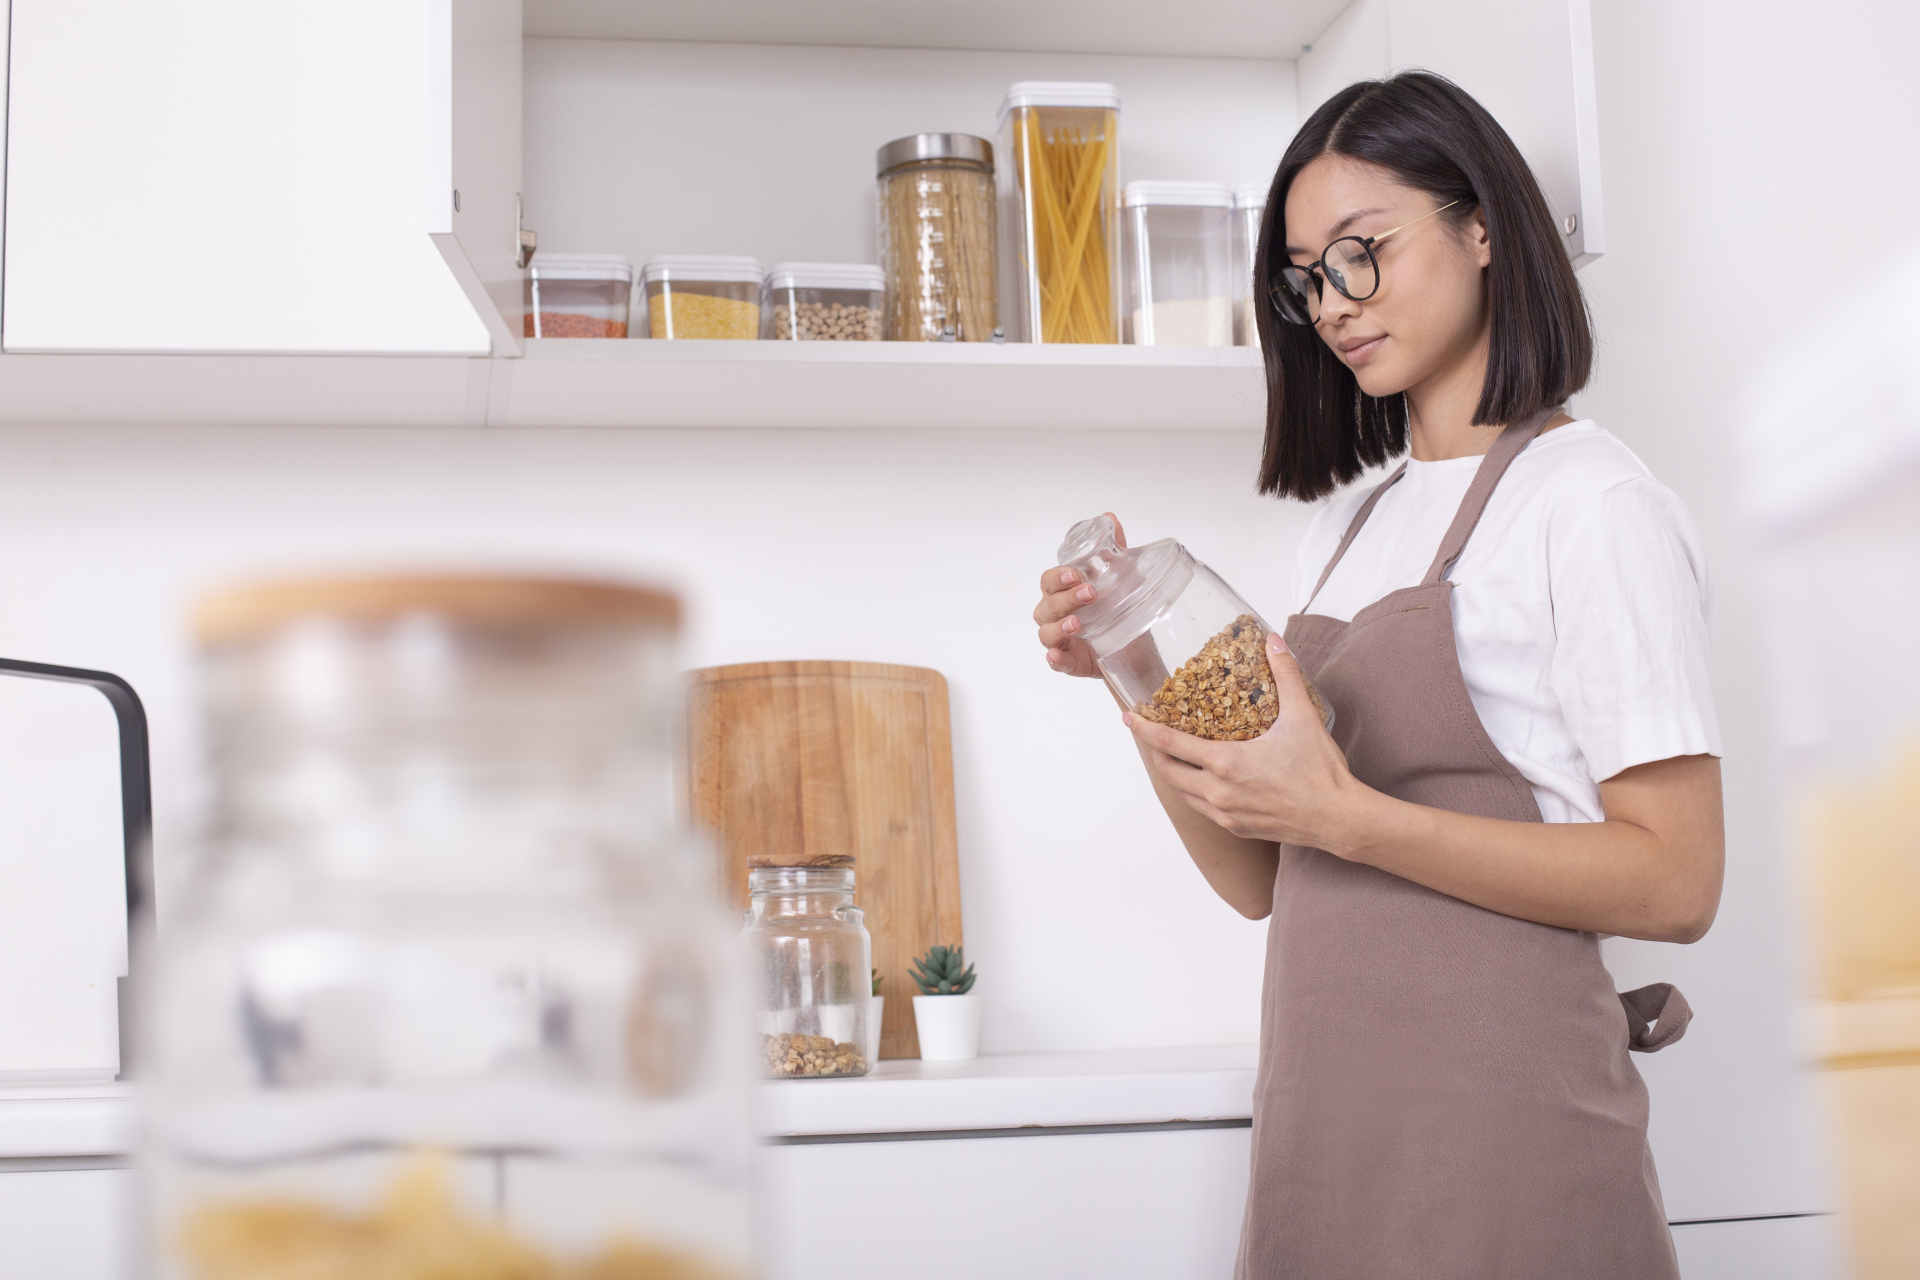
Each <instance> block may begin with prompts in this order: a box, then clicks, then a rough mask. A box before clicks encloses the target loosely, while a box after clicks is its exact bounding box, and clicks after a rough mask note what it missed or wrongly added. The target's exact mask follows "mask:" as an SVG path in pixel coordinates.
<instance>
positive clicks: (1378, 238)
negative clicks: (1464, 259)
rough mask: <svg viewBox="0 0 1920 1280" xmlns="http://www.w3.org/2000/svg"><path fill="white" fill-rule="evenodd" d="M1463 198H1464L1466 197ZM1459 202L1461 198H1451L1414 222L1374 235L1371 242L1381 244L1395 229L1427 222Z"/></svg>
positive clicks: (1402, 229) (1401, 229) (1398, 229)
mask: <svg viewBox="0 0 1920 1280" xmlns="http://www.w3.org/2000/svg"><path fill="white" fill-rule="evenodd" d="M1462 198H1463V199H1464V197H1462ZM1459 203H1460V201H1459V200H1449V201H1447V202H1446V203H1445V204H1443V205H1441V206H1440V207H1439V208H1438V209H1429V210H1427V212H1425V213H1423V214H1421V215H1420V216H1419V217H1417V218H1415V219H1414V220H1413V222H1403V223H1401V224H1400V225H1399V226H1397V227H1395V228H1394V229H1393V231H1382V232H1381V233H1380V234H1379V235H1377V236H1375V237H1373V239H1372V240H1371V241H1370V243H1372V244H1379V243H1380V242H1381V241H1382V240H1385V239H1386V238H1387V237H1388V236H1390V235H1392V234H1393V233H1394V231H1405V230H1406V229H1407V228H1408V227H1411V226H1413V225H1414V223H1418V222H1425V221H1426V220H1427V219H1428V218H1431V217H1432V216H1433V215H1434V214H1436V213H1445V212H1446V211H1447V210H1449V209H1451V208H1453V206H1455V205H1457V204H1459Z"/></svg>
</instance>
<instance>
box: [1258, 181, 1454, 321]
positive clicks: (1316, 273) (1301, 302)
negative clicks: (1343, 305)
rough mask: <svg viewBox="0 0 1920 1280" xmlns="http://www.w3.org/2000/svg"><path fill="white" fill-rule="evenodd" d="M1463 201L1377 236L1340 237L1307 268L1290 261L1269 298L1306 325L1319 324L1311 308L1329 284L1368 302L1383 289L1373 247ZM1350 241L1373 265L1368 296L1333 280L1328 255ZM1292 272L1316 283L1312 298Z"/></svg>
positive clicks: (1277, 308)
mask: <svg viewBox="0 0 1920 1280" xmlns="http://www.w3.org/2000/svg"><path fill="white" fill-rule="evenodd" d="M1463 198H1464V197H1463ZM1459 203H1460V201H1459V200H1449V201H1448V202H1447V203H1445V204H1443V205H1441V206H1440V207H1439V208H1438V209H1429V210H1428V211H1427V212H1425V213H1423V214H1421V215H1420V216H1419V217H1417V218H1415V219H1414V220H1413V222H1403V223H1401V224H1400V225H1399V226H1397V227H1390V228H1388V229H1387V230H1385V231H1382V232H1381V233H1380V234H1379V235H1377V236H1366V237H1364V238H1362V237H1360V236H1341V237H1340V238H1339V239H1338V240H1335V241H1333V242H1332V243H1331V244H1329V245H1327V247H1326V248H1324V249H1322V250H1321V251H1320V256H1319V257H1318V258H1316V259H1314V260H1313V261H1312V262H1310V263H1308V264H1307V265H1306V266H1304V267H1303V266H1300V265H1299V264H1297V263H1292V262H1289V263H1288V264H1287V265H1286V266H1284V267H1282V268H1280V269H1279V270H1278V271H1276V272H1274V273H1273V278H1272V279H1271V280H1269V281H1267V301H1268V302H1270V303H1272V304H1273V309H1274V310H1275V311H1277V312H1279V313H1280V318H1281V319H1282V320H1285V321H1286V322H1287V323H1288V324H1303V325H1312V324H1318V323H1319V321H1317V320H1315V319H1314V318H1313V313H1312V312H1311V311H1309V310H1308V309H1307V308H1308V306H1309V305H1310V303H1311V302H1317V301H1319V300H1320V299H1321V298H1323V297H1324V296H1325V288H1326V286H1327V285H1329V284H1331V285H1332V286H1333V287H1334V288H1335V289H1338V290H1339V291H1340V296H1341V297H1343V298H1346V299H1348V300H1349V301H1352V302H1365V301H1366V300H1367V299H1368V298H1371V297H1372V296H1373V295H1374V294H1376V293H1378V292H1380V259H1378V258H1376V257H1374V256H1373V246H1375V245H1376V244H1379V243H1380V242H1381V241H1382V240H1385V239H1386V238H1387V237H1388V236H1390V235H1393V234H1395V233H1397V232H1401V231H1405V230H1406V229H1407V228H1408V227H1411V226H1413V225H1414V224H1415V223H1420V222H1425V221H1426V220H1427V219H1428V218H1431V217H1433V215H1434V214H1436V213H1445V212H1446V211H1447V210H1448V209H1451V208H1453V206H1454V205H1456V204H1459ZM1349 240H1351V241H1353V242H1354V243H1355V244H1357V245H1359V246H1360V251H1361V252H1362V253H1364V254H1366V255H1367V265H1368V266H1370V267H1372V268H1373V288H1371V289H1369V290H1367V292H1366V294H1365V296H1364V297H1362V296H1356V295H1354V294H1353V293H1352V292H1350V291H1349V290H1348V289H1347V288H1346V287H1345V286H1344V285H1342V284H1341V283H1340V282H1339V281H1338V280H1335V279H1333V277H1332V276H1331V275H1329V274H1328V273H1327V255H1328V254H1330V253H1332V252H1333V251H1334V248H1335V247H1336V246H1338V245H1342V244H1345V243H1346V242H1347V241H1349ZM1290 271H1291V272H1298V273H1299V274H1300V275H1301V276H1302V277H1304V278H1305V280H1306V281H1307V282H1308V283H1310V284H1311V285H1312V286H1313V296H1312V298H1311V299H1309V298H1308V296H1307V291H1306V289H1304V288H1295V287H1294V286H1293V285H1292V284H1291V283H1290V281H1289V279H1288V275H1287V273H1288V272H1290ZM1289 303H1296V304H1297V305H1298V306H1299V308H1300V311H1301V318H1299V319H1295V318H1294V316H1293V315H1292V314H1291V313H1290V312H1289V311H1288V304H1289Z"/></svg>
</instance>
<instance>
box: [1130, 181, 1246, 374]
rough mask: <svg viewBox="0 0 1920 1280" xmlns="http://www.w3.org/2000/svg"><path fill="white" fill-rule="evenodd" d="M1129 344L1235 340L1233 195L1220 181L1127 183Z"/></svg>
mask: <svg viewBox="0 0 1920 1280" xmlns="http://www.w3.org/2000/svg"><path fill="white" fill-rule="evenodd" d="M1123 203H1124V204H1125V206H1126V219H1125V223H1126V237H1127V240H1126V243H1127V269H1126V273H1125V282H1126V315H1127V341H1129V342H1132V343H1134V344H1135V345H1137V346H1142V347H1228V346H1232V345H1233V296H1232V295H1233V272H1232V266H1231V260H1232V248H1233V243H1232V234H1231V233H1232V223H1233V192H1232V191H1231V190H1229V189H1228V188H1227V187H1226V186H1224V185H1222V184H1221V183H1218V182H1129V183H1128V184H1127V189H1126V196H1125V199H1124V201H1123Z"/></svg>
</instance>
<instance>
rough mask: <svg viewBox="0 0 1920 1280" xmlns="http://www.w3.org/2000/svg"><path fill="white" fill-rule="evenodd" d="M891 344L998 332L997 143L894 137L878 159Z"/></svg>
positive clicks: (958, 136) (964, 137)
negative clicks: (995, 175)
mask: <svg viewBox="0 0 1920 1280" xmlns="http://www.w3.org/2000/svg"><path fill="white" fill-rule="evenodd" d="M875 167H876V168H877V169H878V170H879V175H880V176H879V182H880V226H879V235H878V242H879V246H880V265H881V267H882V268H883V269H884V270H885V272H886V280H887V325H886V331H887V338H888V340H889V341H893V342H939V341H941V340H943V339H944V340H947V341H951V342H988V341H991V340H992V338H993V335H994V331H995V330H996V329H998V328H999V326H1000V316H999V307H998V304H997V303H996V301H995V297H996V289H997V287H998V270H999V269H998V267H997V266H996V265H995V263H996V260H997V255H998V243H997V235H996V233H995V231H994V197H993V146H992V144H991V143H989V142H988V141H987V140H986V139H985V138H975V137H972V136H970V135H968V134H964V133H917V134H914V135H913V136H912V137H910V138H896V139H895V140H894V141H892V142H889V143H888V144H887V145H886V146H884V147H882V148H880V152H879V155H878V156H877V157H876V158H875Z"/></svg>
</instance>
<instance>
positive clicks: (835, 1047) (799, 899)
mask: <svg viewBox="0 0 1920 1280" xmlns="http://www.w3.org/2000/svg"><path fill="white" fill-rule="evenodd" d="M747 868H748V869H747V891H748V894H749V895H750V897H751V900H752V902H753V905H752V907H751V908H749V909H748V911H747V912H746V936H747V940H748V943H749V947H748V950H749V952H750V954H751V956H752V958H751V959H750V960H749V962H748V963H749V964H750V965H751V966H753V980H754V981H755V983H756V984H757V989H758V993H759V997H758V998H759V1019H760V1069H761V1072H762V1074H764V1075H767V1076H770V1077H773V1078H776V1079H820V1078H830V1077H847V1076H863V1075H865V1074H866V1073H867V1072H868V1070H870V1069H871V1067H872V1063H871V1062H869V1061H868V1057H867V1054H868V1043H869V1042H868V1036H867V1020H868V1018H869V1016H870V1015H871V1004H872V1000H871V985H870V983H871V974H872V972H873V939H872V937H871V936H870V935H869V934H868V933H867V926H866V923H865V917H864V915H863V914H862V912H861V910H860V908H858V907H856V906H854V905H853V857H852V855H850V854H823V855H817V856H814V857H794V858H782V857H777V856H773V857H754V858H750V859H749V860H748V862H747Z"/></svg>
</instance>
